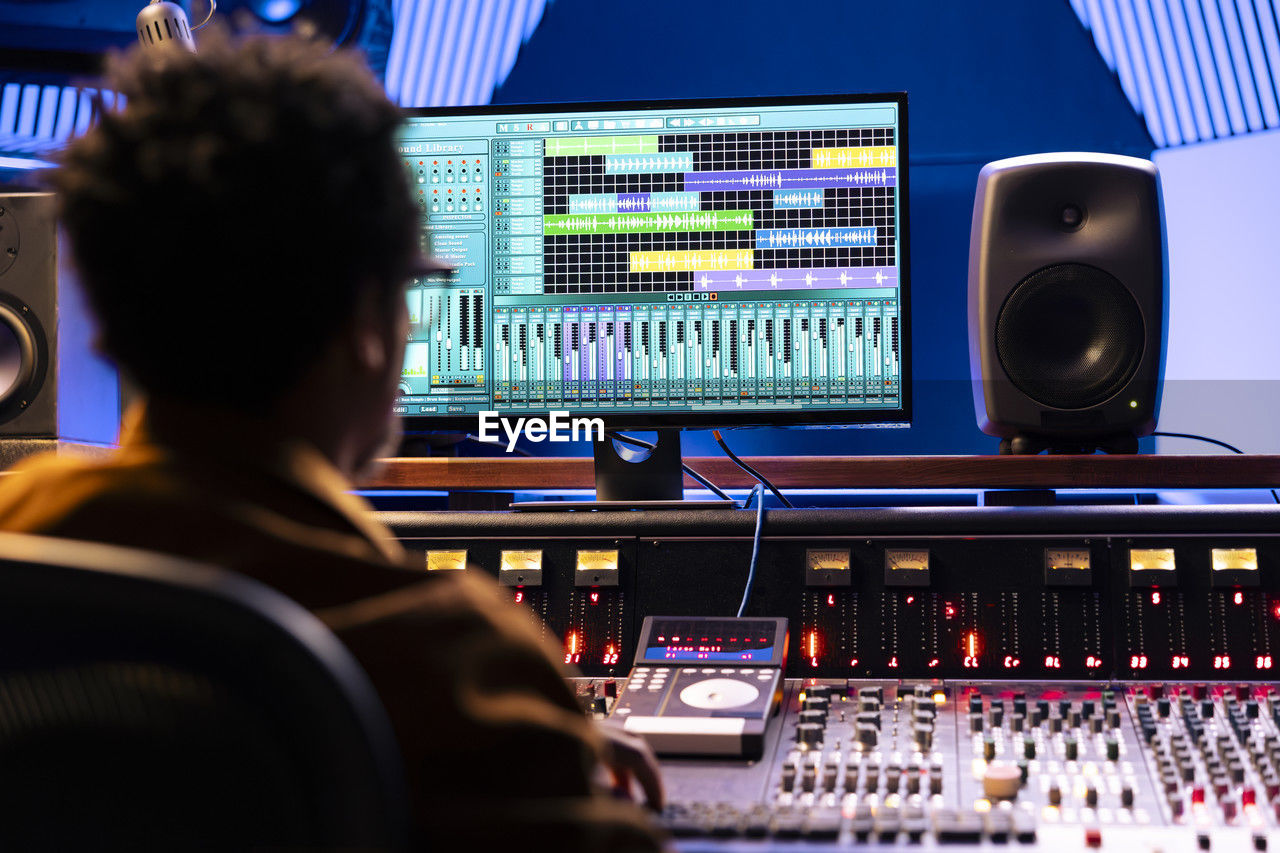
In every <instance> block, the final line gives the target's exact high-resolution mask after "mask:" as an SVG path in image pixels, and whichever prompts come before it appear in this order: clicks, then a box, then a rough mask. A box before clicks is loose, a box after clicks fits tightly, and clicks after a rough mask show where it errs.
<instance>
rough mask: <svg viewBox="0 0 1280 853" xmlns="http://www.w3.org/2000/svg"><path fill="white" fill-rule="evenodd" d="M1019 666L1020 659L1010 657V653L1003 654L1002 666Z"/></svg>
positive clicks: (1012, 667) (1013, 667)
mask: <svg viewBox="0 0 1280 853" xmlns="http://www.w3.org/2000/svg"><path fill="white" fill-rule="evenodd" d="M1020 666H1022V661H1020V660H1018V659H1017V658H1015V657H1012V656H1010V655H1005V656H1004V668H1005V669H1017V668H1018V667H1020Z"/></svg>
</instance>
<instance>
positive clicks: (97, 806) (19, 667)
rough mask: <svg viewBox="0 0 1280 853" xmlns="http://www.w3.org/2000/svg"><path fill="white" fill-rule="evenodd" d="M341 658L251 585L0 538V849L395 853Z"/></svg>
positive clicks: (378, 730) (396, 820)
mask: <svg viewBox="0 0 1280 853" xmlns="http://www.w3.org/2000/svg"><path fill="white" fill-rule="evenodd" d="M403 785H404V782H403V771H402V768H401V766H400V758H399V751H398V749H397V746H396V743H395V739H394V737H393V735H392V732H391V728H390V724H389V723H388V721H387V719H386V715H385V712H384V711H383V709H382V706H381V704H380V703H379V701H378V699H377V697H376V694H375V693H374V691H373V688H372V686H371V685H370V684H369V681H368V678H367V677H366V676H365V674H364V672H363V671H362V670H361V668H360V666H359V665H358V664H357V663H356V661H355V659H354V658H353V657H352V656H351V654H350V653H349V652H348V651H347V650H346V648H345V647H344V646H343V645H342V644H341V643H340V642H339V641H338V639H337V638H336V637H335V636H334V635H333V634H332V633H330V632H329V631H328V629H326V628H325V627H324V626H323V625H322V624H321V623H320V622H319V621H318V620H317V619H316V618H315V617H314V616H312V615H311V614H310V613H308V612H307V611H306V610H304V609H303V608H302V607H301V606H299V605H298V604H296V603H295V602H293V601H291V600H290V599H287V598H285V597H284V596H282V595H280V594H279V593H277V592H275V591H273V590H271V589H268V588H267V587H265V586H263V585H262V584H259V583H257V582H255V581H253V580H250V579H248V578H245V577H242V576H239V575H235V574H233V573H230V572H226V571H220V570H217V569H213V568H209V567H206V566H203V565H199V564H195V563H191V562H188V561H185V560H179V559H174V558H170V557H165V556H161V555H157V554H153V553H148V552H143V551H136V550H131V549H124V548H117V547H112V546H105V545H95V544H88V543H82V542H70V541H63V540H55V539H47V538H42V537H34V536H20V535H16V534H0V849H4V850H33V849H46V850H103V849H121V848H128V849H173V850H177V849H200V848H206V849H219V850H227V849H250V848H264V847H270V848H278V847H290V848H293V847H306V848H308V849H315V848H321V849H325V848H342V849H358V850H394V849H400V848H401V847H403V845H404V843H405V839H406V837H407V825H408V819H407V805H406V797H405V792H404V790H403Z"/></svg>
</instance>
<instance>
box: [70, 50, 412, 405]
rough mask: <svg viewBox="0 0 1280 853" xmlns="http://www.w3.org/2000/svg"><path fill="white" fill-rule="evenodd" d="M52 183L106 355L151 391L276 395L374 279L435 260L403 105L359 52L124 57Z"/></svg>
mask: <svg viewBox="0 0 1280 853" xmlns="http://www.w3.org/2000/svg"><path fill="white" fill-rule="evenodd" d="M106 82H107V85H108V86H109V87H110V88H111V89H113V90H115V91H116V92H118V93H119V94H121V95H123V96H124V98H125V105H124V107H123V108H122V109H117V110H103V112H102V115H101V118H100V120H99V122H98V123H97V125H96V126H95V127H93V128H92V129H91V130H90V131H89V132H87V133H86V134H85V135H84V136H82V137H80V138H79V139H77V140H75V141H74V142H72V143H71V144H70V145H69V146H68V148H67V150H66V151H65V152H64V154H63V156H62V159H61V163H60V168H59V169H57V170H56V171H55V173H54V174H53V176H52V178H51V180H52V182H53V184H54V188H55V189H56V190H57V191H58V192H59V193H60V195H61V214H62V222H63V225H64V227H65V229H66V232H67V235H68V237H69V238H70V241H71V244H72V256H73V258H74V259H75V262H76V266H77V268H78V270H79V272H80V277H81V281H82V284H83V286H84V289H85V292H86V295H87V296H88V299H89V301H90V304H91V305H92V307H93V309H94V310H95V312H96V314H97V316H98V319H99V321H100V342H101V346H102V349H103V350H104V352H105V353H106V354H107V355H108V356H110V357H111V358H113V359H114V360H115V361H116V363H117V364H118V365H119V367H120V368H121V369H122V370H123V371H124V372H125V373H126V374H128V375H130V376H131V377H132V378H133V379H134V380H135V381H136V382H137V383H138V384H139V385H140V386H141V387H142V389H143V390H144V391H146V392H148V393H149V394H151V395H153V396H158V397H166V398H170V399H194V400H203V401H206V402H211V403H214V404H221V405H226V406H231V407H234V408H239V409H250V410H261V409H263V408H265V407H267V406H269V405H270V404H271V403H272V402H273V401H275V400H278V399H279V398H280V396H281V395H282V394H283V393H285V391H286V390H288V389H289V388H291V387H292V386H293V384H294V383H296V382H297V381H298V380H299V379H300V378H301V376H302V374H303V372H304V371H305V370H306V368H307V366H308V365H309V364H310V363H312V362H313V361H314V360H315V358H316V356H317V355H318V354H319V353H320V352H322V351H323V349H324V348H325V347H326V346H327V345H328V344H329V343H331V341H332V339H333V336H334V334H335V333H336V332H337V330H338V329H339V328H340V327H341V324H342V323H343V322H344V321H345V320H346V319H347V318H348V317H350V315H351V312H352V310H353V308H354V306H355V304H356V300H357V297H358V295H359V294H360V293H361V292H362V290H361V289H362V288H367V287H377V288H381V289H382V290H383V291H385V295H386V300H387V301H386V302H385V303H384V304H386V305H387V306H389V307H390V306H393V305H394V302H393V300H394V299H397V298H401V296H400V291H401V288H402V286H403V284H404V282H405V279H406V278H407V276H408V275H409V274H410V269H411V264H412V261H413V259H414V258H415V257H416V256H417V252H418V248H417V243H418V230H417V229H418V226H417V213H416V207H415V205H414V204H413V201H412V199H411V196H410V191H409V185H408V178H407V174H406V172H405V169H404V166H403V161H402V160H401V158H400V157H399V156H398V155H397V154H396V149H395V142H394V134H395V131H396V128H397V127H398V126H399V124H400V121H401V114H400V111H399V110H398V109H397V108H396V107H395V106H394V105H393V104H392V103H391V102H390V101H388V100H387V97H386V95H385V94H384V93H383V91H382V88H381V87H380V85H379V84H378V82H377V81H376V80H375V79H374V77H373V76H372V75H371V74H370V73H369V71H368V69H367V68H366V67H365V64H364V62H363V59H362V58H361V57H360V55H359V54H357V53H355V52H352V51H346V50H336V51H335V50H334V49H333V46H332V45H331V44H327V43H324V42H322V41H319V40H315V39H307V38H302V37H300V36H291V37H284V38H278V37H277V38H269V37H263V36H256V37H249V38H246V39H243V40H233V39H232V38H231V37H229V36H227V35H226V34H225V33H221V32H216V31H215V32H213V33H211V34H210V35H209V36H207V37H206V38H205V39H203V41H202V43H201V46H200V52H199V53H198V54H191V53H187V52H178V51H174V52H171V53H168V54H163V55H161V56H154V55H150V54H147V53H145V52H142V51H140V50H138V49H136V48H135V49H134V50H132V51H129V52H127V53H124V54H118V55H116V56H114V57H113V58H112V59H111V60H110V62H109V65H108V71H107V81H106Z"/></svg>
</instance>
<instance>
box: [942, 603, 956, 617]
mask: <svg viewBox="0 0 1280 853" xmlns="http://www.w3.org/2000/svg"><path fill="white" fill-rule="evenodd" d="M942 615H943V616H945V617H946V618H948V619H952V618H954V617H955V615H956V607H955V605H954V604H948V605H947V606H946V607H944V608H943V609H942Z"/></svg>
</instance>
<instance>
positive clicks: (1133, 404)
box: [1129, 400, 1138, 409]
mask: <svg viewBox="0 0 1280 853" xmlns="http://www.w3.org/2000/svg"><path fill="white" fill-rule="evenodd" d="M1129 408H1131V409H1136V408H1138V401H1137V400H1130V401H1129Z"/></svg>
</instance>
